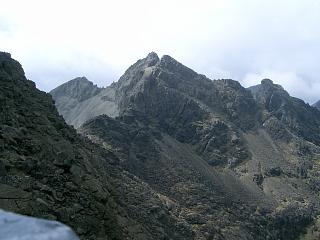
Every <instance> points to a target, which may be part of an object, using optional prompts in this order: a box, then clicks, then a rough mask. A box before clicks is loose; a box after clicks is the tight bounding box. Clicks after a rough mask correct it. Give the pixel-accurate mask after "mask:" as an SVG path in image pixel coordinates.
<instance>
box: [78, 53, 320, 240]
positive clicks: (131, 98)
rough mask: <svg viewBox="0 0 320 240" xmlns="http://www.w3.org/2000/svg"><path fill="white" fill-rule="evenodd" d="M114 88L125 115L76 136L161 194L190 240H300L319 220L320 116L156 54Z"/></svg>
mask: <svg viewBox="0 0 320 240" xmlns="http://www.w3.org/2000/svg"><path fill="white" fill-rule="evenodd" d="M114 87H115V102H116V104H117V106H118V109H119V116H118V117H116V118H110V116H106V115H101V116H98V117H95V118H93V119H91V120H89V121H87V122H86V123H84V124H83V126H82V127H81V128H80V129H79V132H80V133H82V134H84V135H86V136H88V137H89V138H90V139H91V140H92V141H94V142H96V143H97V144H99V145H101V146H103V147H104V148H105V149H108V150H110V151H112V152H113V153H114V154H115V155H116V156H117V157H118V158H119V161H120V164H121V165H122V166H123V167H124V168H125V169H127V170H128V171H129V172H131V173H132V174H135V175H137V176H138V177H139V178H141V179H143V180H144V181H145V182H147V183H148V184H149V185H150V186H151V187H152V188H153V189H154V190H155V191H157V192H158V193H159V194H161V196H163V197H164V199H166V202H168V203H170V205H171V206H173V207H172V208H170V210H169V211H170V212H175V213H177V215H178V216H179V217H178V219H179V220H178V221H179V222H183V223H184V226H185V229H188V232H191V233H192V234H193V237H194V239H297V237H298V236H299V235H301V234H302V233H303V231H304V228H305V227H307V226H308V225H309V224H310V223H312V222H313V219H314V218H315V217H316V216H317V215H318V214H319V198H318V194H317V191H318V190H317V189H318V187H317V185H318V183H319V180H320V179H319V176H318V174H317V171H318V169H319V167H320V166H319V162H320V161H319V156H320V155H319V154H320V149H319V147H318V146H317V144H318V140H319V138H318V136H319V132H320V131H319V124H318V122H319V120H320V117H319V115H318V113H316V112H315V111H316V110H315V109H314V108H312V107H310V106H308V105H306V104H304V103H303V101H301V100H299V99H296V98H292V97H290V96H289V95H288V94H287V93H286V92H285V91H284V90H283V89H282V87H281V86H278V85H275V84H273V83H272V82H271V81H270V80H263V81H262V84H261V85H258V86H255V87H253V88H251V89H250V90H247V89H245V88H243V87H242V86H241V85H240V84H239V83H238V82H236V81H233V80H218V81H212V80H210V79H208V78H206V77H205V76H203V75H199V74H197V73H196V72H194V71H193V70H191V69H189V68H187V67H185V66H184V65H182V64H181V63H179V62H177V61H176V60H174V59H173V58H171V57H169V56H163V57H162V58H161V59H159V58H158V57H157V56H156V55H155V54H154V53H151V54H149V55H148V56H147V57H146V58H145V59H142V60H139V61H138V62H137V63H135V64H134V65H132V66H131V67H130V68H129V69H128V70H127V71H126V72H125V74H124V75H123V76H122V77H121V78H120V80H119V82H118V83H115V84H114ZM301 114H304V115H305V116H301ZM306 116H308V117H310V118H312V119H306ZM314 143H315V144H314ZM222 216H223V217H222ZM292 226H294V228H293V227H292Z"/></svg>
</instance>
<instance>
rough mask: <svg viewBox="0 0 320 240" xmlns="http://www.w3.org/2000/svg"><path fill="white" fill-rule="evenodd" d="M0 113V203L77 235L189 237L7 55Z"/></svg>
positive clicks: (1, 62)
mask: <svg viewBox="0 0 320 240" xmlns="http://www.w3.org/2000/svg"><path fill="white" fill-rule="evenodd" d="M0 113H1V114H0V207H1V208H3V209H5V210H9V211H13V212H16V213H21V214H25V215H31V216H36V217H42V218H45V219H51V220H58V221H61V222H63V223H66V224H67V225H69V226H71V227H72V228H73V229H74V230H75V231H76V233H77V234H78V235H79V236H80V238H81V239H192V236H193V233H192V232H191V231H189V230H188V229H185V228H184V227H183V222H181V221H179V218H178V216H177V213H176V212H174V211H169V205H168V204H167V203H166V200H165V198H164V197H162V195H160V194H159V193H158V192H156V191H155V190H154V189H152V188H151V187H150V186H149V185H148V184H146V183H145V182H143V181H141V180H140V179H139V178H137V177H136V176H134V175H132V174H130V173H128V172H127V171H124V170H122V169H121V168H120V167H119V166H118V165H117V163H118V162H119V159H118V157H117V156H116V155H115V154H114V153H113V152H111V151H108V150H105V149H102V148H100V147H98V146H97V145H95V144H93V143H91V142H90V141H88V140H87V139H85V138H83V137H81V136H79V135H78V134H77V133H76V131H75V130H74V129H73V128H71V127H69V126H68V125H67V124H66V123H65V122H64V120H63V119H62V117H61V116H59V115H58V112H57V110H56V108H55V106H54V102H53V100H52V98H51V97H50V95H48V94H46V93H44V92H41V91H39V90H37V89H36V87H35V84H34V83H33V82H31V81H29V80H27V79H26V78H25V76H24V72H23V69H22V67H21V66H20V64H19V63H18V62H16V61H15V60H13V59H12V58H11V56H10V54H8V53H0Z"/></svg>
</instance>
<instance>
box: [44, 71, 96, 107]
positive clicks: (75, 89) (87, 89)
mask: <svg viewBox="0 0 320 240" xmlns="http://www.w3.org/2000/svg"><path fill="white" fill-rule="evenodd" d="M101 90H102V88H99V87H97V85H94V84H93V83H92V82H91V81H89V80H88V79H87V78H86V77H77V78H74V79H72V80H70V81H68V82H66V83H64V84H62V85H60V86H59V87H57V88H55V89H53V90H52V91H51V92H50V94H51V95H52V97H53V98H54V99H57V98H59V97H61V96H69V97H72V98H74V99H77V100H78V101H80V102H81V101H84V100H86V99H88V98H90V97H92V96H94V95H96V94H98V93H99V92H100V91H101Z"/></svg>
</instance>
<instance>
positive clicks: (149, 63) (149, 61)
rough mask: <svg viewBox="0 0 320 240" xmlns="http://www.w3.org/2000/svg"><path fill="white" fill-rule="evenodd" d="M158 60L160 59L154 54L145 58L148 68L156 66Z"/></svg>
mask: <svg viewBox="0 0 320 240" xmlns="http://www.w3.org/2000/svg"><path fill="white" fill-rule="evenodd" d="M159 60H160V59H159V57H158V55H157V54H156V53H155V52H151V53H149V54H148V56H147V57H146V58H145V61H146V63H147V66H148V67H151V66H154V65H156V64H157V63H158V62H159Z"/></svg>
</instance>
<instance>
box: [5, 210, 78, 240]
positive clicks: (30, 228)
mask: <svg viewBox="0 0 320 240" xmlns="http://www.w3.org/2000/svg"><path fill="white" fill-rule="evenodd" d="M0 236H1V239H3V240H15V239H23V240H79V238H78V237H77V236H76V235H75V233H74V232H73V231H72V230H71V229H70V228H69V227H67V226H65V225H63V224H61V223H59V222H56V221H47V220H43V219H38V218H32V217H27V216H22V215H19V214H14V213H9V212H5V211H3V210H0Z"/></svg>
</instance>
